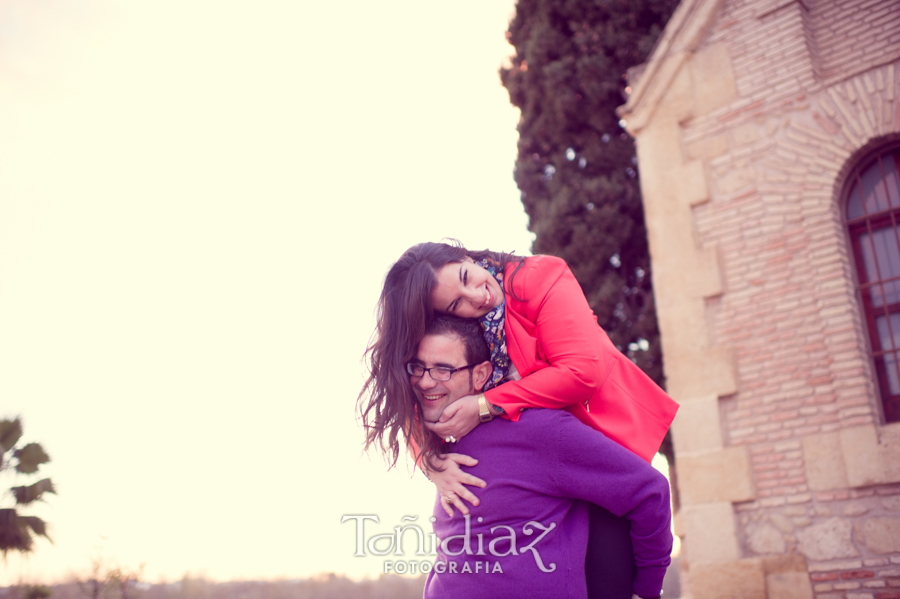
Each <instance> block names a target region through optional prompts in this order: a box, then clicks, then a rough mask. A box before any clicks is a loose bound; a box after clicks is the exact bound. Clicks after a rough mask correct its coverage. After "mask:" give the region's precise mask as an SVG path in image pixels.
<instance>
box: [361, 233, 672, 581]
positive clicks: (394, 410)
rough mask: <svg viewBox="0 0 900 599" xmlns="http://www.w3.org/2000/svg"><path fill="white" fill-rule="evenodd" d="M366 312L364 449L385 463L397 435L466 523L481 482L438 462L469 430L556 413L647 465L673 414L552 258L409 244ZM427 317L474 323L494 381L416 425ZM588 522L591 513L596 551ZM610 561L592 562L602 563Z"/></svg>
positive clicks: (446, 460)
mask: <svg viewBox="0 0 900 599" xmlns="http://www.w3.org/2000/svg"><path fill="white" fill-rule="evenodd" d="M378 312H379V314H378V315H379V322H378V329H377V331H376V336H375V340H374V342H373V343H372V344H371V345H370V347H369V350H368V358H369V366H370V372H371V375H370V377H369V379H368V381H367V382H366V385H365V387H364V388H363V393H362V394H361V395H360V397H362V396H363V395H364V394H366V393H368V395H369V401H368V402H367V403H366V404H365V405H362V404H361V405H360V411H361V415H362V418H363V422H364V424H365V426H366V429H367V433H366V434H367V438H366V447H367V448H368V447H369V446H370V445H373V444H374V445H376V446H380V447H381V448H382V449H384V450H386V451H387V452H388V453H390V454H392V456H393V463H396V460H397V457H398V455H399V443H398V439H399V438H400V437H401V436H402V437H403V438H404V440H405V441H406V442H407V444H408V445H411V446H413V447H415V448H417V452H418V454H419V456H422V457H424V459H423V460H422V464H423V469H424V470H425V471H426V474H427V475H429V477H430V478H431V479H432V480H433V481H434V482H435V484H436V486H437V488H438V491H439V493H440V495H441V497H442V498H443V501H442V504H443V505H444V508H445V510H447V511H448V513H450V514H452V507H451V506H455V507H456V508H457V509H459V510H460V511H462V512H463V513H468V508H467V507H466V505H465V503H464V500H465V501H468V502H469V503H471V504H473V505H478V500H477V498H476V497H475V496H474V495H473V494H472V493H471V492H470V491H469V490H468V489H467V488H466V485H474V486H484V482H483V481H481V480H479V479H477V478H475V477H473V476H471V475H468V474H466V473H465V472H464V471H462V470H461V469H460V467H459V466H460V465H471V463H472V460H471V459H470V458H468V457H466V456H460V455H458V454H453V453H449V454H448V453H446V452H447V450H448V449H452V443H453V442H454V441H455V440H456V439H459V438H461V437H462V436H463V435H465V434H466V433H468V432H469V431H471V430H472V429H473V428H474V427H475V426H477V425H478V424H479V422H481V421H484V420H489V419H491V418H493V417H496V416H502V417H505V418H509V419H510V420H517V419H518V417H519V413H520V412H521V411H522V410H524V409H526V408H529V407H539V408H562V409H566V410H568V411H570V412H571V413H572V414H574V415H575V416H576V417H577V418H579V419H580V420H581V421H582V422H584V423H585V424H587V425H589V426H591V427H593V428H595V429H597V430H600V431H601V432H603V433H604V434H606V436H608V437H609V438H611V439H613V440H614V441H616V442H618V443H620V444H621V445H623V446H625V447H627V448H628V449H631V450H632V451H634V452H635V453H636V454H638V455H639V456H641V457H643V458H644V459H646V460H648V461H649V460H650V459H652V457H653V455H654V454H655V453H656V451H657V450H658V449H659V445H660V443H661V442H662V439H663V436H664V435H665V432H666V430H667V429H668V427H669V425H670V424H671V422H672V419H673V418H674V417H675V411H676V410H677V408H678V406H677V404H675V402H674V401H672V399H671V398H669V397H668V395H666V394H665V392H663V391H662V390H661V389H660V388H659V387H658V386H657V385H656V384H655V383H653V381H652V380H651V379H650V378H649V377H648V376H647V375H646V374H644V373H643V372H642V371H641V370H640V369H639V368H638V367H637V366H636V365H635V364H634V363H633V362H631V360H629V359H628V358H627V357H626V356H624V355H623V354H622V353H621V352H619V351H618V350H617V349H616V348H615V346H614V345H613V344H612V342H611V341H610V340H609V337H607V335H606V333H605V332H603V330H602V329H601V328H600V327H599V326H598V325H597V319H596V317H595V316H594V314H593V312H592V311H591V309H590V307H589V306H588V303H587V300H586V299H585V297H584V293H583V292H582V290H581V287H580V286H579V284H578V282H577V281H576V280H575V277H574V276H573V275H572V273H571V271H570V270H569V268H568V267H567V266H566V264H565V262H564V261H563V260H561V259H559V258H555V257H552V256H532V257H529V258H520V257H517V256H512V255H510V254H500V253H494V252H488V251H484V252H469V251H467V250H466V249H465V248H463V247H462V246H461V245H449V244H443V243H423V244H419V245H417V246H414V247H412V248H410V249H409V250H407V251H406V252H405V253H404V254H403V256H401V257H400V260H398V261H397V262H396V263H395V264H394V265H393V266H392V267H391V269H390V271H389V272H388V275H387V277H386V279H385V284H384V288H383V289H382V293H381V298H380V299H379V306H378ZM435 312H442V313H447V314H452V315H455V316H459V317H463V318H478V319H479V320H480V322H481V324H482V328H483V329H484V331H485V339H486V341H487V342H488V346H489V347H490V349H491V364H492V366H493V367H494V375H493V377H492V380H491V381H489V383H488V385H486V386H485V392H484V393H483V398H482V397H481V396H469V397H466V398H463V399H461V400H459V401H457V402H455V403H454V404H452V405H451V406H449V407H448V409H446V410H445V411H444V413H443V414H442V415H441V418H440V421H439V422H425V421H424V419H423V418H422V413H421V408H420V407H419V406H418V403H417V402H416V400H415V397H414V396H413V395H412V391H411V388H410V385H409V375H408V374H407V371H406V365H407V363H408V362H409V361H410V360H411V359H412V358H413V357H414V355H415V351H416V346H417V345H418V343H419V341H420V340H421V339H422V336H423V335H424V331H425V327H426V326H427V324H428V323H429V322H430V320H431V318H432V317H433V314H434V313H435ZM501 383H502V384H501ZM482 400H483V401H482ZM426 427H427V428H426ZM430 431H431V432H433V433H434V434H429V432H430ZM417 457H418V456H417ZM598 509H599V508H598ZM594 517H595V513H594V510H592V513H591V518H592V525H591V528H592V539H591V544H592V546H594V549H596V548H597V545H598V544H597V543H596V542H595V540H594V534H593V530H594V521H593V520H594ZM625 533H626V535H625V538H626V539H627V530H626V531H625ZM619 536H620V537H621V536H622V534H621V532H620V533H619ZM628 543H629V546H630V540H628ZM600 545H601V546H608V541H604V542H603V543H601V544H600ZM588 552H589V555H590V554H591V552H592V549H591V548H590V547H589V551H588ZM618 553H621V552H617V551H615V550H613V551H612V554H611V556H610V555H608V556H605V557H603V558H602V559H603V560H604V562H605V563H606V562H608V561H609V559H613V558H615V557H616V555H617V554H618ZM591 571H592V566H589V567H588V573H590V572H591ZM590 584H591V582H590V580H589V586H590ZM628 585H629V587H630V580H629V581H628Z"/></svg>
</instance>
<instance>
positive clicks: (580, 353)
mask: <svg viewBox="0 0 900 599" xmlns="http://www.w3.org/2000/svg"><path fill="white" fill-rule="evenodd" d="M517 266H518V264H516V263H512V264H509V265H508V266H507V268H506V273H505V275H506V276H505V278H504V281H505V283H504V287H505V289H504V291H505V295H506V322H505V329H506V347H507V351H508V352H509V357H510V359H511V360H512V363H513V364H514V365H515V367H516V370H517V371H518V372H519V374H520V375H521V377H522V378H521V380H518V381H511V382H507V383H504V384H502V385H500V386H498V387H495V388H493V389H491V390H490V391H488V392H487V393H486V394H485V396H486V398H487V400H488V401H489V402H491V403H492V404H494V405H498V406H501V407H502V408H503V409H504V410H506V414H507V415H508V416H509V418H510V419H512V420H518V418H519V413H520V412H521V411H522V410H523V409H525V408H535V407H539V408H562V409H566V410H568V411H569V412H571V413H572V414H574V415H575V416H576V417H578V419H579V420H581V421H582V422H584V423H585V424H587V425H588V426H590V427H592V428H595V429H597V430H599V431H601V432H603V433H604V434H605V435H606V436H608V437H609V438H611V439H613V440H614V441H616V442H618V443H619V444H621V445H623V446H625V447H627V448H628V449H630V450H631V451H633V452H634V453H636V454H637V455H639V456H641V457H642V458H644V459H645V460H647V461H648V462H649V461H650V460H652V459H653V456H654V455H655V454H656V452H657V451H658V450H659V446H660V443H662V439H663V437H664V436H665V434H666V431H667V430H668V428H669V425H670V424H671V423H672V419H673V418H675V412H676V411H677V410H678V404H677V403H675V401H674V400H673V399H672V398H671V397H669V396H668V395H667V394H666V393H665V391H663V390H662V389H660V388H659V386H657V384H656V383H654V382H653V381H652V380H651V379H650V377H648V376H647V375H646V374H644V372H643V371H642V370H641V369H640V368H638V367H637V366H636V365H635V364H634V362H632V361H631V360H629V359H628V358H627V357H626V356H625V355H624V354H622V352H620V351H619V350H617V349H616V347H615V346H614V345H613V344H612V341H610V339H609V337H608V336H607V335H606V333H605V332H604V331H603V329H602V328H601V327H600V326H599V325H598V324H597V317H596V316H594V313H593V312H592V311H591V309H590V307H589V306H588V303H587V300H586V299H585V297H584V292H583V291H582V290H581V286H580V285H579V284H578V281H576V280H575V276H574V275H573V274H572V271H570V270H569V267H568V266H567V265H566V263H565V262H564V261H563V260H561V259H560V258H556V257H553V256H532V257H529V258H526V259H525V264H524V265H522V267H521V268H520V270H519V272H518V273H517V274H516V275H515V277H514V279H513V283H512V284H513V289H514V290H515V294H513V293H512V290H511V289H510V282H509V277H510V275H511V274H512V272H513V270H515V268H516V267H517ZM516 297H518V298H521V299H516Z"/></svg>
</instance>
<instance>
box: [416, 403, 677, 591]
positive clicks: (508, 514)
mask: <svg viewBox="0 0 900 599" xmlns="http://www.w3.org/2000/svg"><path fill="white" fill-rule="evenodd" d="M451 451H454V452H457V453H462V454H465V455H469V456H472V457H474V458H477V459H478V465H477V466H474V467H472V468H467V471H468V472H470V473H471V474H473V475H475V476H477V477H479V478H481V479H483V480H484V481H485V482H487V487H485V488H484V489H479V488H476V487H470V489H471V490H472V492H473V493H474V494H475V495H477V496H478V498H479V499H480V500H481V505H479V506H478V507H473V508H472V509H471V514H470V515H469V516H467V517H463V516H462V515H461V514H460V513H459V511H456V513H455V515H454V516H453V518H450V517H448V516H447V514H446V513H445V512H444V510H443V508H442V507H441V505H440V503H439V498H438V502H436V503H435V507H434V516H435V522H434V532H435V534H436V536H437V537H438V540H439V541H440V544H439V545H440V546H439V547H438V557H437V558H436V560H435V565H434V569H433V570H432V572H431V573H430V574H429V576H428V581H427V582H426V584H425V598H426V599H430V598H458V597H466V598H467V599H471V598H477V597H485V598H490V599H497V598H503V597H542V598H557V597H559V598H562V597H565V598H567V599H584V598H585V597H587V587H586V585H585V578H584V558H585V551H586V548H587V541H588V506H587V504H586V503H585V502H586V501H590V502H593V503H596V504H598V505H600V506H602V507H605V508H606V509H608V510H609V511H610V512H612V513H613V514H616V515H617V516H625V517H626V518H627V519H628V520H629V521H630V522H631V539H632V543H633V545H634V559H635V565H636V568H637V569H636V575H635V578H634V586H633V588H634V592H635V593H637V594H638V595H642V596H645V597H655V596H657V595H659V594H660V591H661V589H662V582H663V577H664V576H665V573H666V567H667V566H668V565H669V561H670V558H669V555H670V553H671V552H672V534H671V529H670V518H671V510H670V507H669V483H668V481H666V479H665V477H664V476H663V475H662V474H660V473H659V472H657V471H656V470H655V469H654V468H653V467H652V466H650V464H648V463H647V462H645V461H644V460H642V459H641V458H639V457H638V456H637V455H635V454H633V453H632V452H630V451H628V450H627V449H625V448H623V447H622V446H620V445H618V444H617V443H615V442H614V441H610V440H609V439H608V438H607V437H605V436H604V435H603V434H602V433H599V432H597V431H595V430H593V429H591V428H589V427H587V426H586V425H584V424H582V423H581V422H579V421H578V419H577V418H575V417H574V416H572V415H571V414H569V413H568V412H565V411H563V410H551V409H532V410H527V411H525V412H524V413H522V415H521V418H520V419H519V421H518V422H509V421H507V420H503V419H500V418H496V419H494V420H493V421H491V422H487V423H484V424H481V425H479V426H478V427H476V428H475V429H474V430H473V431H472V432H470V433H469V434H468V435H466V436H465V437H464V438H463V439H461V440H460V441H459V443H456V444H455V446H453V447H452V448H451Z"/></svg>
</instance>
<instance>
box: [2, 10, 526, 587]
mask: <svg viewBox="0 0 900 599" xmlns="http://www.w3.org/2000/svg"><path fill="white" fill-rule="evenodd" d="M512 11H513V0H496V1H494V0H490V1H489V0H477V1H475V0H463V1H462V2H456V3H453V4H452V5H450V4H447V3H436V2H422V1H421V0H381V1H379V2H372V1H371V0H335V1H332V2H312V1H309V0H302V1H296V0H295V1H287V0H283V1H277V0H268V1H266V0H262V1H257V2H253V3H251V2H248V1H244V2H236V1H222V0H217V1H215V2H213V1H211V0H209V1H201V0H178V1H175V0H153V1H152V2H149V1H145V2H138V1H136V0H134V1H126V0H81V1H75V0H44V1H42V2H34V1H33V0H0V416H14V415H21V417H22V419H23V421H24V425H25V437H24V439H23V441H39V442H41V443H42V444H43V446H44V448H45V449H46V450H47V451H48V452H49V453H50V455H51V457H52V458H53V462H52V463H51V464H49V465H47V466H46V467H45V468H44V472H45V475H47V476H50V477H52V479H53V481H54V484H55V485H56V487H57V489H58V491H59V494H58V495H56V496H49V499H48V501H47V503H46V504H44V505H40V506H37V508H36V509H34V510H31V512H30V513H34V514H37V515H40V516H41V517H43V518H44V519H45V520H46V521H48V522H49V523H50V525H51V528H50V531H51V535H52V537H53V539H54V544H50V543H48V542H47V541H45V540H43V539H41V540H38V541H37V545H36V551H35V552H34V553H33V555H32V556H31V557H30V558H28V559H25V560H20V559H19V558H17V557H16V556H10V558H9V559H8V561H7V562H6V563H5V564H2V565H0V584H11V583H16V582H20V581H21V582H52V581H54V580H56V579H61V578H64V577H66V576H67V575H69V574H70V573H84V572H86V571H87V570H88V567H89V564H90V560H91V558H92V557H93V556H95V555H98V554H100V555H102V556H103V557H104V558H105V559H106V560H107V562H108V563H111V564H118V565H121V566H124V567H126V568H137V567H138V566H139V565H141V564H144V566H145V570H144V571H145V579H146V580H149V581H157V580H160V579H162V578H165V579H168V580H174V579H177V578H180V577H181V576H182V575H184V574H185V573H186V572H190V573H192V574H202V575H206V576H209V577H211V578H215V579H219V580H229V579H241V578H267V577H286V578H296V577H305V576H309V575H312V574H315V573H319V572H339V573H346V574H349V575H352V576H364V575H369V576H375V575H377V574H378V573H379V572H381V571H382V568H383V559H382V558H377V557H364V558H354V557H353V552H354V544H355V536H354V535H355V530H354V526H355V525H354V524H353V523H352V522H348V523H345V524H341V518H342V516H344V515H348V514H377V515H379V516H380V518H381V524H378V525H375V524H370V525H368V526H367V529H366V536H370V535H372V534H378V533H384V532H390V531H391V529H392V528H393V527H394V526H399V525H401V524H402V522H401V518H402V517H403V516H405V515H412V516H418V521H417V522H418V523H419V524H422V525H423V527H424V528H425V529H426V530H429V527H428V522H427V518H428V516H429V515H430V513H431V507H432V500H433V495H434V490H433V487H432V486H431V485H430V483H428V482H427V481H426V480H425V479H424V478H423V477H422V476H421V475H415V476H413V475H412V474H411V473H410V472H409V470H408V469H407V468H406V466H405V465H402V466H401V467H400V468H398V469H397V470H396V471H394V472H392V473H390V474H388V473H387V472H386V469H385V466H384V464H383V463H382V461H381V460H380V459H379V458H378V457H377V456H372V457H371V458H369V457H367V456H364V455H362V454H361V440H362V432H361V429H360V428H359V426H358V424H357V422H356V419H355V401H356V396H357V393H358V392H359V389H360V386H361V383H362V367H361V362H360V358H361V355H362V352H363V350H364V348H365V345H366V342H367V340H368V338H369V335H370V334H371V332H372V329H373V327H374V318H373V311H374V307H375V301H376V298H377V296H378V292H379V290H380V284H381V280H382V278H383V276H384V274H385V272H386V270H387V268H388V267H389V266H390V264H391V263H392V262H393V261H394V260H396V258H397V257H399V255H400V253H401V252H402V251H403V250H404V249H406V248H407V247H409V246H411V245H413V244H415V243H417V242H420V241H429V240H431V241H437V240H440V239H441V238H443V237H446V236H450V237H456V238H458V239H460V240H462V241H463V242H464V243H465V244H466V245H468V246H469V247H470V248H474V249H483V248H485V247H489V248H490V249H494V250H506V251H509V250H516V251H517V252H518V253H519V254H528V250H529V249H530V245H531V240H532V236H531V234H530V233H528V231H527V217H526V216H525V214H524V212H523V210H522V206H521V203H520V201H519V193H518V190H517V189H516V187H515V184H514V182H513V179H512V169H513V163H514V159H515V153H516V139H517V134H516V131H515V126H516V122H517V120H518V118H519V114H518V110H516V109H515V108H513V107H512V106H510V105H509V100H508V96H507V94H506V91H505V90H504V89H503V88H502V86H501V85H500V82H499V77H498V75H497V70H498V68H499V66H500V65H501V63H502V62H503V61H504V59H505V58H506V57H508V56H509V55H510V54H511V52H512V48H510V47H509V46H508V45H507V44H506V41H505V38H504V32H505V30H506V27H507V24H508V20H509V18H510V16H511V14H512ZM27 482H29V481H28V480H25V479H22V480H19V481H16V480H13V479H12V477H9V476H6V477H5V478H4V480H2V483H3V485H2V486H3V487H4V488H8V487H10V486H12V485H14V484H23V483H27ZM8 499H9V498H8V497H7V500H8ZM407 553H408V554H409V557H412V555H411V553H412V552H407Z"/></svg>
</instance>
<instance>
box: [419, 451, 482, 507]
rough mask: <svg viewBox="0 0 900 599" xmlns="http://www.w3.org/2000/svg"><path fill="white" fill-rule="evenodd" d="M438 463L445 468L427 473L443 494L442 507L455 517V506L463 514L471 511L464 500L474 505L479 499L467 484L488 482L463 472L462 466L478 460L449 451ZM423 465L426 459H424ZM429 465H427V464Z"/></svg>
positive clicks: (479, 484) (440, 457) (470, 464)
mask: <svg viewBox="0 0 900 599" xmlns="http://www.w3.org/2000/svg"><path fill="white" fill-rule="evenodd" d="M437 461H438V463H439V464H440V465H441V466H442V467H443V468H444V470H443V471H441V472H437V471H435V470H428V471H427V472H426V474H427V475H428V478H430V479H431V482H433V483H434V485H435V486H436V487H437V490H438V493H439V494H440V496H441V507H443V508H444V511H445V512H447V515H448V516H450V517H451V518H452V517H453V506H456V509H458V510H459V511H460V512H462V513H463V514H468V513H469V508H468V506H467V505H466V504H465V502H464V501H463V500H466V501H468V502H469V503H471V504H472V505H473V506H474V505H478V504H479V501H478V498H477V497H475V495H474V494H473V493H472V492H471V491H470V490H469V489H468V488H466V485H470V486H473V487H482V488H483V487H485V486H487V483H485V482H484V481H483V480H481V479H480V478H478V477H476V476H472V475H471V474H469V473H467V472H463V470H462V468H460V466H474V465H475V464H477V463H478V460H476V459H475V458H471V457H469V456H467V455H463V454H461V453H448V454H444V455H441V456H439V457H438V458H437ZM423 466H425V461H424V460H423ZM426 467H427V466H426Z"/></svg>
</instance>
